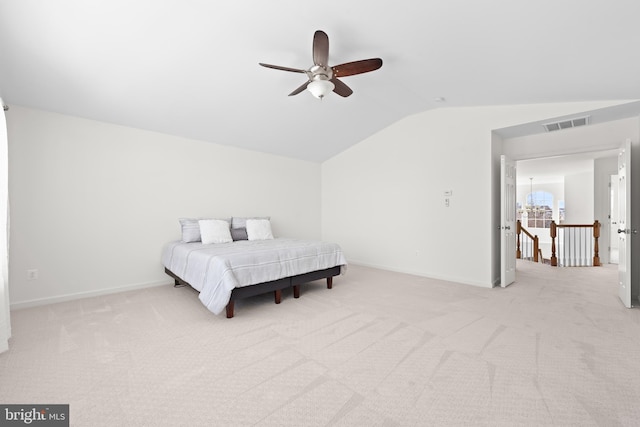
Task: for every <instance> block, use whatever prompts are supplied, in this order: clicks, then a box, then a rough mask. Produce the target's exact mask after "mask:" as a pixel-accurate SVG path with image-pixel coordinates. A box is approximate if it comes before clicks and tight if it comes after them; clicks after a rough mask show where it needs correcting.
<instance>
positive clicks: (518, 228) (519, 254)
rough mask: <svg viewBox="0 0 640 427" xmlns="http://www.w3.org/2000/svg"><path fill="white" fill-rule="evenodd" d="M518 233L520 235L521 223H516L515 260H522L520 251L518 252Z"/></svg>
mask: <svg viewBox="0 0 640 427" xmlns="http://www.w3.org/2000/svg"><path fill="white" fill-rule="evenodd" d="M520 233H522V222H521V221H520V220H518V221H516V258H518V259H520V258H522V251H521V250H520Z"/></svg>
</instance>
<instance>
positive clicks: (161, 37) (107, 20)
mask: <svg viewBox="0 0 640 427" xmlns="http://www.w3.org/2000/svg"><path fill="white" fill-rule="evenodd" d="M639 16H640V2H639V1H637V0H606V1H605V0H590V1H584V0H582V1H579V0H536V1H526V2H525V1H513V0H486V1H482V2H479V1H473V0H466V1H464V0H458V1H456V0H431V1H417V0H396V1H394V2H382V1H364V0H362V1H348V0H342V1H333V0H325V1H323V2H299V1H293V0H271V1H264V0H245V1H238V2H231V1H229V2H221V1H206V0H154V1H152V0H146V1H142V0H126V1H124V0H93V1H86V0H56V1H44V0H0V94H2V97H3V99H4V101H5V102H6V103H7V104H9V105H21V106H26V107H33V108H39V109H44V110H50V111H54V112H60V113H63V114H71V115H77V116H81V117H86V118H91V119H96V120H102V121H106V122H111V123H117V124H122V125H125V126H132V127H136V128H142V129H149V130H154V131H158V132H163V133H168V134H174V135H181V136H185V137H189V138H194V139H200V140H205V141H210V142H215V143H219V144H228V145H234V146H238V147H244V148H247V149H252V150H259V151H264V152H270V153H275V154H279V155H284V156H289V157H294V158H300V159H306V160H310V161H323V160H325V159H327V158H330V157H331V156H333V155H335V154H337V153H339V152H341V151H343V150H345V149H346V148H348V147H350V146H351V145H353V144H355V143H357V142H359V141H361V140H362V139H364V138H366V137H367V136H369V135H371V134H373V133H375V132H377V131H379V130H380V129H382V128H384V127H386V126H388V125H390V124H391V123H393V122H395V121H397V120H399V119H401V118H403V117H405V116H407V115H410V114H414V113H418V112H421V111H424V110H428V109H432V108H439V107H457V106H474V105H496V104H523V103H541V102H567V101H596V100H614V99H615V100H619V99H640V56H639V55H638V54H637V52H638V48H639V47H640V31H638V22H639V21H638V19H639V18H638V17H639ZM317 29H322V30H324V31H325V32H326V33H327V34H328V35H329V40H330V64H331V65H335V64H339V63H343V62H349V61H353V60H359V59H367V58H371V57H380V58H382V59H383V60H384V65H383V66H382V68H381V69H380V70H378V71H374V72H372V73H367V74H362V75H357V76H350V77H345V78H344V80H343V81H344V82H345V83H346V84H348V85H349V86H350V87H351V88H352V89H353V91H354V94H353V95H352V96H351V97H349V98H341V97H339V96H337V95H335V94H332V96H328V97H326V98H325V99H324V100H323V101H319V100H317V99H315V98H313V97H312V96H311V95H310V94H309V93H308V92H303V93H301V94H299V95H297V96H294V97H288V96H287V95H288V94H289V93H290V92H291V91H292V90H293V89H295V88H297V87H298V86H300V85H301V84H302V83H303V82H304V81H305V76H304V75H302V74H296V73H287V72H283V71H277V70H271V69H266V68H262V67H260V66H258V62H267V63H271V64H277V65H283V66H289V67H293V68H308V67H309V66H311V65H312V60H311V42H312V37H313V33H314V31H315V30H317ZM438 97H443V98H445V101H444V102H440V103H438V102H436V101H435V98H438Z"/></svg>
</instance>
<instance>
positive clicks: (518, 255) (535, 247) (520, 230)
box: [516, 220, 540, 262]
mask: <svg viewBox="0 0 640 427" xmlns="http://www.w3.org/2000/svg"><path fill="white" fill-rule="evenodd" d="M521 233H524V234H525V235H526V236H527V237H529V238H530V239H531V240H532V241H533V262H538V260H539V258H538V254H539V253H540V240H539V239H538V236H534V235H533V234H531V233H530V232H529V230H527V229H526V228H524V227H523V226H522V221H520V220H517V221H516V258H518V259H522V251H521V250H520V234H521Z"/></svg>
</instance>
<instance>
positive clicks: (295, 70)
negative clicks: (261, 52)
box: [258, 62, 306, 73]
mask: <svg viewBox="0 0 640 427" xmlns="http://www.w3.org/2000/svg"><path fill="white" fill-rule="evenodd" d="M258 64H260V65H262V66H263V67H267V68H273V69H274V70H282V71H291V72H292V73H306V70H299V69H298V68H289V67H281V66H280V65H271V64H263V63H262V62H258Z"/></svg>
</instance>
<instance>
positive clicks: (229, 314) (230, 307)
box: [227, 301, 234, 319]
mask: <svg viewBox="0 0 640 427" xmlns="http://www.w3.org/2000/svg"><path fill="white" fill-rule="evenodd" d="M233 305H234V302H233V301H229V304H227V319H231V318H232V317H233Z"/></svg>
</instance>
